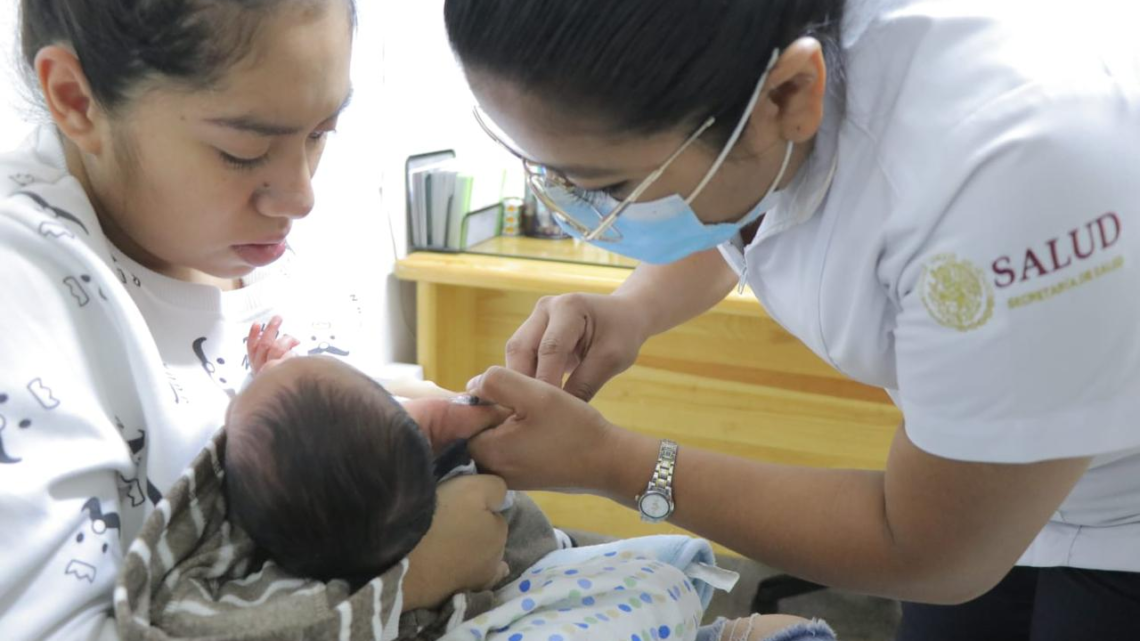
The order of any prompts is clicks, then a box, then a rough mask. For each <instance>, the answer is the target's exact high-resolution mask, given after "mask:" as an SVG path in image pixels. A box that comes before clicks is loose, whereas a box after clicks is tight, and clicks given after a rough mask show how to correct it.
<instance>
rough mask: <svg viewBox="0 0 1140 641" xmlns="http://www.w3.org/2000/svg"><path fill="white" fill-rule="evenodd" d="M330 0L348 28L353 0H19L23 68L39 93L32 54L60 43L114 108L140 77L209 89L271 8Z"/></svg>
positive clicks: (244, 50) (248, 45)
mask: <svg viewBox="0 0 1140 641" xmlns="http://www.w3.org/2000/svg"><path fill="white" fill-rule="evenodd" d="M330 2H338V3H342V4H346V5H347V8H348V11H349V13H350V19H351V21H352V24H353V25H354V26H355V23H356V4H355V3H356V0H20V49H21V54H22V58H23V62H24V66H25V69H24V71H25V72H26V73H27V74H28V82H29V86H30V87H31V88H32V90H33V93H34V94H37V95H38V83H37V82H36V81H35V73H34V71H33V69H34V66H35V59H36V55H37V54H38V53H39V52H40V50H42V49H43V48H44V47H47V46H50V45H53V44H59V45H66V46H68V47H70V48H71V49H72V50H73V51H74V52H75V54H76V56H77V57H78V58H79V62H80V64H81V65H82V67H83V72H84V74H85V75H86V76H87V82H88V84H89V85H90V86H91V92H92V94H93V95H94V97H95V100H96V101H97V102H98V103H99V105H100V106H101V107H102V108H104V109H106V110H108V111H114V110H115V109H116V108H118V107H120V106H122V105H123V104H124V103H126V102H127V101H128V100H129V99H130V98H131V96H132V94H131V90H132V89H134V88H136V87H137V86H138V85H139V83H140V82H142V81H144V80H147V79H155V78H157V79H162V80H170V81H174V82H176V83H179V84H182V85H185V86H187V87H189V88H192V89H200V88H206V87H210V86H211V85H213V84H214V83H215V82H217V80H218V79H219V78H220V77H221V76H222V75H223V74H224V73H225V72H226V71H227V70H228V69H229V68H230V66H231V65H233V64H234V63H236V62H238V61H239V60H241V59H242V58H244V57H245V56H246V55H247V54H248V53H249V52H250V51H251V50H252V48H253V44H254V42H255V39H256V36H257V32H258V27H259V26H260V25H261V24H263V23H264V21H265V19H266V18H268V17H269V16H271V15H272V12H274V11H280V10H281V9H282V8H284V6H285V5H287V4H292V5H300V6H302V7H304V6H310V5H311V6H313V7H319V6H320V5H323V4H327V3H330Z"/></svg>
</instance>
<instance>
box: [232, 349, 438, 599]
mask: <svg viewBox="0 0 1140 641" xmlns="http://www.w3.org/2000/svg"><path fill="white" fill-rule="evenodd" d="M226 423H227V424H226V432H227V445H226V456H225V467H226V482H225V488H226V500H227V503H228V505H229V511H230V518H231V520H232V521H233V522H234V523H236V524H237V525H238V526H240V527H242V528H243V529H244V530H245V531H246V532H248V533H249V534H250V536H251V537H253V539H254V541H256V542H257V544H258V545H259V546H260V547H262V548H263V549H264V550H266V551H267V552H268V553H269V554H270V556H272V557H273V559H274V560H275V561H276V562H277V563H278V564H279V565H280V566H282V567H283V568H284V569H285V570H287V571H289V572H291V573H293V574H296V575H298V576H303V577H311V578H316V579H321V580H325V581H328V580H332V579H345V580H348V581H349V582H351V583H353V584H354V585H361V584H363V583H364V582H367V581H368V580H370V579H372V578H373V577H376V576H379V575H380V574H382V573H384V572H385V571H387V570H388V568H390V567H392V566H393V565H395V564H396V563H397V562H399V561H400V560H401V559H403V558H404V557H405V556H407V554H408V553H409V552H411V550H412V548H414V547H415V546H416V544H417V543H418V542H419V541H420V539H421V538H423V536H424V534H425V533H427V530H428V528H429V527H430V526H431V521H432V516H433V514H434V512H435V501H436V482H435V477H434V474H433V471H432V451H431V446H430V444H429V443H428V441H427V438H426V437H425V436H424V435H423V434H422V433H421V432H420V429H419V427H418V426H417V425H416V423H415V421H413V420H412V418H411V417H410V416H408V414H407V413H406V412H405V411H404V409H403V408H402V407H401V406H400V404H399V403H398V402H396V400H395V399H393V398H392V396H391V395H390V394H388V392H387V391H385V390H384V388H383V387H381V386H380V385H379V384H377V383H375V382H374V381H372V380H371V379H369V378H368V377H366V376H365V375H364V374H362V373H360V372H359V371H357V370H356V369H354V368H352V367H350V366H348V365H346V364H344V363H342V362H340V361H337V360H335V359H332V358H327V357H303V358H291V359H288V360H285V361H282V362H281V363H279V364H277V365H275V366H274V367H272V368H267V369H265V370H264V371H262V372H261V373H260V374H258V375H257V377H256V378H254V380H253V381H252V382H251V383H250V385H249V387H248V388H246V389H245V391H243V392H242V393H241V394H239V395H238V397H237V398H235V399H234V401H233V403H232V404H231V405H230V409H229V413H228V415H227V422H226Z"/></svg>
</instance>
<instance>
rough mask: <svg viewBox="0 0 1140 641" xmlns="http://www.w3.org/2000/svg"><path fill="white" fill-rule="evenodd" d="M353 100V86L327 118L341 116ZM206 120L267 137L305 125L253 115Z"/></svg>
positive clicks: (296, 130)
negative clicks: (296, 125)
mask: <svg viewBox="0 0 1140 641" xmlns="http://www.w3.org/2000/svg"><path fill="white" fill-rule="evenodd" d="M351 102H352V88H351V87H350V88H349V90H348V94H347V95H346V96H345V97H344V100H343V101H341V103H340V106H339V107H337V109H336V112H334V113H333V114H332V115H330V116H329V117H328V118H326V119H325V120H332V119H333V118H336V117H337V116H339V115H340V114H341V113H342V112H343V111H344V110H345V109H347V108H348V105H349V104H350V103H351ZM206 122H208V123H210V124H212V125H218V126H219V127H226V128H228V129H235V130H237V131H241V132H245V133H251V134H254V135H257V136H262V137H265V138H272V137H274V136H294V135H296V134H299V133H301V131H302V130H303V129H304V128H303V127H294V126H290V125H282V124H278V123H272V122H268V121H265V120H262V119H260V118H258V117H257V116H253V115H245V116H237V117H234V118H210V119H208V120H207V121H206Z"/></svg>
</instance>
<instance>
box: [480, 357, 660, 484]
mask: <svg viewBox="0 0 1140 641" xmlns="http://www.w3.org/2000/svg"><path fill="white" fill-rule="evenodd" d="M472 383H473V387H472V388H471V389H470V390H469V391H470V392H471V393H472V394H474V395H476V396H478V397H479V398H482V399H485V400H487V401H490V402H493V403H497V404H498V405H501V406H504V407H507V408H510V410H511V412H512V414H511V416H510V418H508V419H507V420H506V421H505V422H504V423H503V424H502V425H500V426H499V427H497V428H495V429H492V430H488V431H486V432H483V433H482V434H479V435H478V436H476V437H475V438H474V439H472V440H471V443H470V450H471V455H472V456H473V457H474V458H475V460H476V462H478V463H479V465H480V468H481V469H484V470H487V471H489V472H492V473H494V474H497V475H499V476H502V477H503V478H504V479H506V481H507V484H508V485H509V486H510V487H511V488H514V489H519V490H543V489H562V490H587V491H596V492H599V493H606V492H608V490H609V487H610V478H611V476H612V472H613V470H614V464H613V461H614V460H616V459H615V458H614V457H615V456H616V454H615V453H616V451H618V450H621V451H622V453H623V454H628V453H629V452H628V450H627V449H625V448H624V441H623V440H622V438H621V437H622V436H623V435H624V434H625V432H623V431H622V430H620V429H619V428H617V427H615V426H613V425H611V424H610V423H609V422H608V421H606V419H605V418H603V417H602V415H601V414H600V413H599V412H598V411H597V410H595V409H594V408H592V407H590V406H589V405H587V404H586V402H585V401H582V400H581V399H578V398H575V397H573V396H571V395H570V394H567V393H566V392H564V391H562V390H560V389H558V388H557V387H554V386H553V385H549V384H547V383H544V382H542V381H539V380H536V379H533V378H530V377H528V376H525V375H523V374H521V373H519V372H514V371H511V370H508V369H504V368H501V367H495V368H491V369H490V370H488V371H487V373H486V374H484V375H482V376H481V377H479V378H477V379H476V380H474V381H472ZM619 441H622V442H621V443H619ZM655 456H656V454H654V455H653V457H655ZM648 464H649V468H648V469H647V470H646V476H645V478H646V479H648V478H649V472H650V471H651V470H652V466H653V460H652V459H651V460H649V461H648Z"/></svg>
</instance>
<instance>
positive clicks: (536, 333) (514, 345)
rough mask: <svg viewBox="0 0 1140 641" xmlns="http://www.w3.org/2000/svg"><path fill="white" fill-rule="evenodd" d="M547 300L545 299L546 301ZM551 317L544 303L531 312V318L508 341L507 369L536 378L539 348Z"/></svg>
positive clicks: (540, 302) (541, 302)
mask: <svg viewBox="0 0 1140 641" xmlns="http://www.w3.org/2000/svg"><path fill="white" fill-rule="evenodd" d="M544 300H545V299H544ZM549 320H550V316H549V315H548V314H547V313H546V306H545V304H544V303H543V301H539V304H538V305H537V306H536V307H535V308H534V311H533V312H531V315H530V318H527V319H526V321H525V322H524V323H523V324H522V325H521V326H520V327H519V328H518V329H517V330H515V333H514V336H511V338H510V340H508V341H507V347H506V352H507V353H506V357H507V369H511V370H514V371H516V372H520V373H522V374H523V375H525V376H534V374H535V371H536V369H537V367H538V346H539V344H540V343H541V342H542V337H543V335H544V334H545V333H546V324H547V322H548V321H549Z"/></svg>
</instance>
